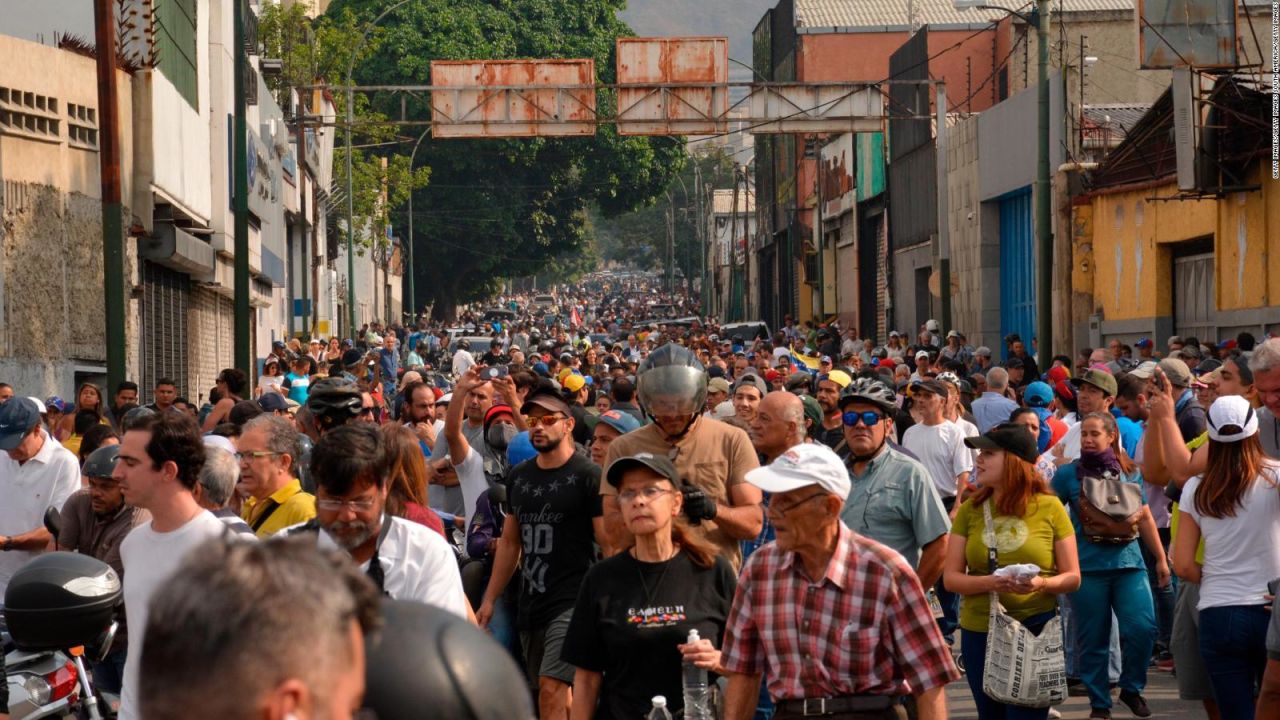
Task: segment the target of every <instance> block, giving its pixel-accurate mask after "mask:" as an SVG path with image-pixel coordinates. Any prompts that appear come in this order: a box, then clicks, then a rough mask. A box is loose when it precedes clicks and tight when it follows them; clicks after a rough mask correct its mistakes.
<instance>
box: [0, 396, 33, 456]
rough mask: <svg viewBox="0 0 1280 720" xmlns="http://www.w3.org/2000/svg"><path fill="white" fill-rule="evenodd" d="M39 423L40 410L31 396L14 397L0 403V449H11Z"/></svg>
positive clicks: (20, 442) (19, 443)
mask: <svg viewBox="0 0 1280 720" xmlns="http://www.w3.org/2000/svg"><path fill="white" fill-rule="evenodd" d="M39 423H40V410H39V409H38V408H37V407H36V404H35V403H34V402H32V401H31V398H25V397H16V398H13V399H12V400H10V401H9V402H6V403H4V404H0V450H6V451H7V450H13V449H14V448H16V447H18V446H19V445H21V444H22V439H23V438H24V437H26V436H27V433H29V432H31V430H32V428H34V427H35V426H36V425H38V424H39Z"/></svg>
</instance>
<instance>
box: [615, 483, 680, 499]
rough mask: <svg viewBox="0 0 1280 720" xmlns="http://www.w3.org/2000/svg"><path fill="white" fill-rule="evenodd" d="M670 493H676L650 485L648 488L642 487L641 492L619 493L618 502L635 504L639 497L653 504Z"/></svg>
mask: <svg viewBox="0 0 1280 720" xmlns="http://www.w3.org/2000/svg"><path fill="white" fill-rule="evenodd" d="M669 492H674V491H673V490H668V489H666V488H660V487H658V486H657V485H649V486H648V487H642V488H640V489H639V490H626V491H624V492H620V493H618V500H620V501H622V502H624V503H633V502H635V501H636V498H637V497H644V499H645V502H652V501H654V500H657V499H658V498H659V497H661V496H663V495H666V494H667V493H669Z"/></svg>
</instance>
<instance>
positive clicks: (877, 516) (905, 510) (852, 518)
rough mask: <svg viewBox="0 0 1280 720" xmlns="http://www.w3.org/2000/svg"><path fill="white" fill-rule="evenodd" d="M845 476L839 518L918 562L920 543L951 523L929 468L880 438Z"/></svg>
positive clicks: (913, 564)
mask: <svg viewBox="0 0 1280 720" xmlns="http://www.w3.org/2000/svg"><path fill="white" fill-rule="evenodd" d="M849 479H850V480H852V481H853V482H852V486H851V487H850V489H849V497H847V498H845V502H844V509H843V510H842V511H841V513H840V518H841V519H842V520H844V524H845V525H848V526H849V529H851V530H853V531H854V532H856V533H858V534H859V535H862V536H863V537H869V538H871V539H872V540H875V541H876V542H878V543H880V544H881V545H888V546H889V547H891V548H893V549H894V550H897V551H898V554H899V555H901V556H902V557H903V558H905V559H906V561H907V562H908V563H910V564H911V567H913V568H917V567H919V565H920V551H921V548H923V547H924V546H925V545H928V544H929V543H931V542H933V541H934V540H937V539H938V538H940V537H942V536H943V535H945V534H946V533H947V528H948V527H950V524H951V522H950V520H949V519H948V518H947V510H946V508H945V507H943V505H942V498H941V497H940V496H939V495H938V490H937V488H936V487H935V486H934V484H933V480H931V479H930V478H929V471H928V470H925V469H924V466H923V465H921V464H920V463H919V462H917V461H916V460H913V459H911V458H909V457H907V456H906V455H904V454H902V453H901V452H898V451H897V450H895V449H893V448H892V447H890V446H889V445H888V444H886V445H885V446H884V447H883V448H881V450H880V452H879V453H878V454H877V455H876V456H875V457H874V458H872V459H871V461H870V462H868V463H867V466H866V467H865V468H864V469H863V472H862V474H861V475H858V474H857V473H855V472H853V470H852V469H850V470H849Z"/></svg>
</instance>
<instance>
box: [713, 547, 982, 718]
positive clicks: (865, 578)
mask: <svg viewBox="0 0 1280 720" xmlns="http://www.w3.org/2000/svg"><path fill="white" fill-rule="evenodd" d="M722 662H723V663H724V667H725V668H726V669H727V670H728V671H729V672H733V673H741V674H748V675H754V674H758V673H761V672H764V673H765V674H766V675H767V676H768V678H769V694H770V695H771V696H773V698H774V699H775V700H800V699H803V698H806V697H809V698H819V697H827V698H830V697H840V696H844V695H905V694H909V693H920V692H923V691H925V690H929V689H930V688H935V687H941V686H943V685H946V684H947V683H949V682H951V681H953V680H956V679H957V678H959V677H960V672H959V671H958V670H957V669H956V666H955V662H954V661H953V660H952V658H951V650H950V649H949V648H948V647H947V644H946V642H945V641H944V640H943V639H942V633H941V632H940V631H939V630H938V624H937V622H935V621H934V619H933V613H932V612H931V611H930V610H929V602H928V600H926V598H925V594H924V590H923V589H921V587H920V580H919V579H918V578H917V577H916V574H915V572H914V571H913V570H912V569H911V566H910V565H908V564H907V562H906V560H903V559H902V556H901V555H899V554H898V553H896V552H894V551H893V550H890V549H889V548H887V547H885V546H884V545H881V544H880V543H877V542H875V541H873V540H869V539H867V538H864V537H862V536H860V535H857V534H856V533H854V532H853V531H852V530H850V529H849V528H848V527H847V526H846V525H845V524H844V523H843V522H841V523H840V535H839V540H838V541H837V544H836V550H835V553H834V554H833V555H832V557H831V562H830V563H829V564H828V565H827V572H826V574H825V575H824V576H823V577H822V578H820V579H819V581H818V582H816V583H814V582H811V581H810V580H809V578H808V577H807V576H806V575H805V574H804V568H803V563H801V562H800V561H799V560H798V559H797V557H796V555H795V553H791V552H784V551H782V550H780V549H779V548H778V545H777V543H769V544H768V545H765V546H764V547H762V548H760V549H759V550H757V551H756V552H755V553H753V554H752V555H751V558H750V560H749V561H748V562H747V564H746V567H744V568H743V569H742V576H741V578H740V580H739V582H738V590H737V594H736V595H735V596H734V599H733V608H732V610H731V611H730V613H729V621H728V628H727V629H726V631H725V639H724V654H723V657H722Z"/></svg>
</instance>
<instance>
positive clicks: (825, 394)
mask: <svg viewBox="0 0 1280 720" xmlns="http://www.w3.org/2000/svg"><path fill="white" fill-rule="evenodd" d="M851 382H853V378H851V377H849V374H848V373H846V372H845V371H843V370H832V371H831V372H829V373H827V374H826V375H820V376H819V377H818V392H817V399H818V405H819V406H820V407H821V408H822V427H821V428H817V429H816V430H817V432H816V433H815V435H814V437H816V438H817V440H818V442H820V443H822V444H823V445H826V446H827V447H829V448H831V449H832V450H835V449H836V448H837V447H839V446H840V443H841V441H843V440H844V424H843V423H842V422H841V421H840V393H841V392H842V391H843V390H844V389H845V388H847V387H849V383H851ZM837 452H839V451H838V450H837Z"/></svg>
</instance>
